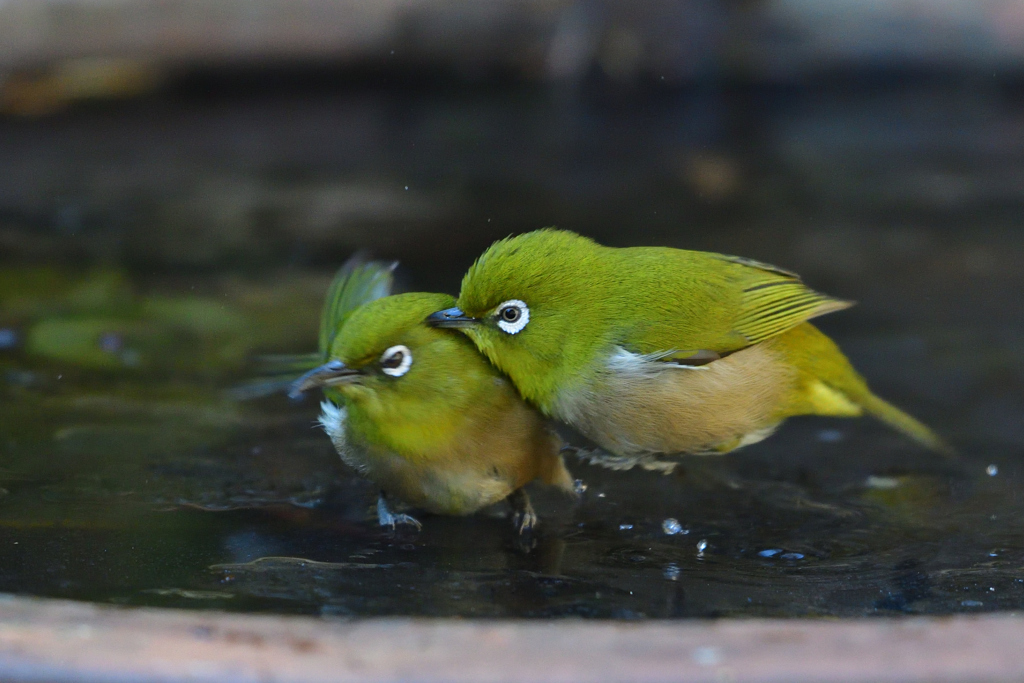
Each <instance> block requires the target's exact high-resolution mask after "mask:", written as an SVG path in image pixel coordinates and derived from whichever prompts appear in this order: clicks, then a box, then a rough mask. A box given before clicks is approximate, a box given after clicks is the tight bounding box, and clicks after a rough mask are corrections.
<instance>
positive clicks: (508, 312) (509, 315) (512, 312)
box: [501, 306, 522, 323]
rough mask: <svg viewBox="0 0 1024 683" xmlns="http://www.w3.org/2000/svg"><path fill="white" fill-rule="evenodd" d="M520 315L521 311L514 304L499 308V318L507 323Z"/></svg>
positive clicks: (512, 321)
mask: <svg viewBox="0 0 1024 683" xmlns="http://www.w3.org/2000/svg"><path fill="white" fill-rule="evenodd" d="M521 315H522V312H521V311H520V310H519V309H518V308H516V307H515V306H506V307H505V308H503V309H501V319H502V320H504V321H505V322H507V323H514V322H515V321H517V320H519V317H520V316H521Z"/></svg>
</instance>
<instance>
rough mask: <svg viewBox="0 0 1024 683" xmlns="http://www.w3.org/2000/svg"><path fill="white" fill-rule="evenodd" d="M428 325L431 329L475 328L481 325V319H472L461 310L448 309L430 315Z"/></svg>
mask: <svg viewBox="0 0 1024 683" xmlns="http://www.w3.org/2000/svg"><path fill="white" fill-rule="evenodd" d="M427 324H428V325H430V326H431V327H452V328H461V327H473V326H474V325H479V324H480V318H470V317H469V316H467V315H466V314H465V313H463V312H462V310H461V309H459V308H446V309H444V310H443V311H438V312H436V313H431V314H430V315H428V316H427Z"/></svg>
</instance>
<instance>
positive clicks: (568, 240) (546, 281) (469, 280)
mask: <svg viewBox="0 0 1024 683" xmlns="http://www.w3.org/2000/svg"><path fill="white" fill-rule="evenodd" d="M598 249H600V247H599V246H598V245H597V244H595V243H594V242H593V241H591V240H590V239H587V238H585V237H581V236H580V235H577V234H575V233H573V232H569V231H565V230H553V229H545V230H537V231H534V232H530V233H526V234H524V235H518V236H516V237H510V238H508V239H504V240H501V241H499V242H495V243H494V244H493V245H491V247H490V248H489V249H487V251H485V252H484V253H483V255H481V256H480V258H478V259H477V261H476V263H474V264H473V266H472V267H471V268H470V269H469V272H467V273H466V276H465V277H464V278H463V280H462V289H461V292H460V293H459V298H458V301H457V302H456V305H455V306H453V307H449V308H446V309H443V310H439V311H436V312H435V313H433V314H432V315H430V316H429V317H428V318H427V323H428V324H429V325H432V326H433V327H442V328H454V329H458V330H460V331H461V332H463V333H464V334H466V335H467V336H468V337H469V338H470V339H472V340H473V342H474V343H475V344H476V346H477V347H478V348H479V349H480V350H481V351H482V352H483V353H484V354H485V355H486V356H487V357H488V358H490V360H491V361H492V362H493V363H494V364H495V365H497V366H498V367H499V368H500V369H501V370H502V371H503V372H505V373H506V374H508V375H509V376H510V377H511V378H512V379H513V381H514V382H515V383H516V386H517V387H518V388H519V390H520V391H521V392H522V393H523V395H524V396H526V397H527V398H528V399H531V400H532V401H534V402H535V403H537V404H539V405H540V406H541V407H542V408H544V409H547V408H548V407H549V406H548V405H547V404H548V403H549V400H550V398H551V397H552V396H553V394H554V392H555V391H556V390H557V388H558V384H559V383H560V381H561V380H563V379H565V378H566V376H567V375H569V374H571V373H572V372H573V371H574V370H576V369H578V367H579V365H580V364H581V363H582V362H585V360H586V358H585V356H586V355H587V353H588V350H589V349H588V347H589V345H590V344H591V342H592V341H594V340H596V338H597V337H600V336H601V329H600V328H601V319H602V315H603V313H601V314H599V315H596V316H595V315H593V313H594V312H595V311H594V310H592V309H588V307H587V306H586V305H584V306H582V307H581V306H580V302H581V301H583V302H586V301H591V302H593V305H594V306H593V308H594V309H597V308H599V307H603V303H602V296H601V292H600V291H596V289H597V288H594V287H593V285H588V284H587V283H588V282H594V281H597V282H599V281H600V280H599V279H597V278H593V277H590V278H588V277H584V276H585V275H594V274H596V273H595V272H594V271H595V269H597V268H599V267H600V266H601V264H600V263H599V259H598V258H595V256H596V251H597V250H598ZM587 288H590V291H589V293H588V291H587Z"/></svg>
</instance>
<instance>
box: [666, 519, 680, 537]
mask: <svg viewBox="0 0 1024 683" xmlns="http://www.w3.org/2000/svg"><path fill="white" fill-rule="evenodd" d="M661 530H662V531H664V532H665V533H666V534H668V535H669V536H675V535H676V534H679V533H682V531H683V525H682V524H680V523H679V520H678V519H676V518H675V517H669V518H668V519H666V520H665V521H664V522H662V523H661Z"/></svg>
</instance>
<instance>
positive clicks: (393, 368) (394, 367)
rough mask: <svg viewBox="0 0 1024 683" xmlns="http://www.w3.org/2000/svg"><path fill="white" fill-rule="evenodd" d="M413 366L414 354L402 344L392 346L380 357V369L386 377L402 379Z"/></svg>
mask: <svg viewBox="0 0 1024 683" xmlns="http://www.w3.org/2000/svg"><path fill="white" fill-rule="evenodd" d="M411 366H412V352H411V351H409V347H407V346H404V345H402V344H398V345H397V346H392V347H391V348H389V349H388V350H387V351H385V352H384V353H382V354H381V356H380V369H381V371H382V372H383V373H384V374H385V375H391V376H392V377H401V376H402V375H404V374H405V373H407V372H409V368H410V367H411Z"/></svg>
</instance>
